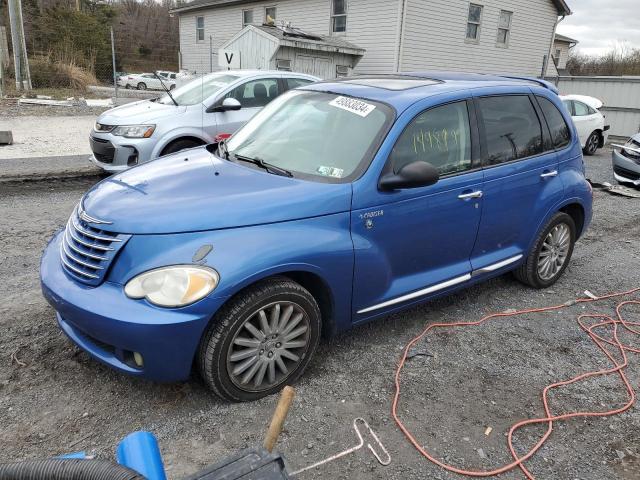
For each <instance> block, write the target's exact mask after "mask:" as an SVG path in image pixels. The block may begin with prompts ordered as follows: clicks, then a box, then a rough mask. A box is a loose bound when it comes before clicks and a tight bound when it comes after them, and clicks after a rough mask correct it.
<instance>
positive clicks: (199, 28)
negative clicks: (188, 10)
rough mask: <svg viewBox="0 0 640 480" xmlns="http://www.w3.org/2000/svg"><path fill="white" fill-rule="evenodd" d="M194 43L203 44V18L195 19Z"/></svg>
mask: <svg viewBox="0 0 640 480" xmlns="http://www.w3.org/2000/svg"><path fill="white" fill-rule="evenodd" d="M196 42H204V17H196Z"/></svg>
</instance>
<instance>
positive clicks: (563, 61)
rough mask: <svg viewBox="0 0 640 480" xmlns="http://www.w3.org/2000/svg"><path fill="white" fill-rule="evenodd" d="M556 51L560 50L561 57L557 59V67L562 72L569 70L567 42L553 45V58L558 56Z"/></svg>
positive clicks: (556, 42)
mask: <svg viewBox="0 0 640 480" xmlns="http://www.w3.org/2000/svg"><path fill="white" fill-rule="evenodd" d="M556 50H560V57H559V58H556V60H557V61H558V65H557V67H558V68H559V69H560V70H564V69H565V68H567V60H569V44H568V43H567V42H559V41H555V42H554V43H553V50H552V51H551V55H552V56H553V57H555V56H556Z"/></svg>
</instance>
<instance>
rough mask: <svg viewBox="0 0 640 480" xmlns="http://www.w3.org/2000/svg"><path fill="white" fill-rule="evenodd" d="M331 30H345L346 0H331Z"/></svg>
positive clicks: (337, 31) (338, 31)
mask: <svg viewBox="0 0 640 480" xmlns="http://www.w3.org/2000/svg"><path fill="white" fill-rule="evenodd" d="M331 31H332V32H334V33H341V32H346V31H347V0H331Z"/></svg>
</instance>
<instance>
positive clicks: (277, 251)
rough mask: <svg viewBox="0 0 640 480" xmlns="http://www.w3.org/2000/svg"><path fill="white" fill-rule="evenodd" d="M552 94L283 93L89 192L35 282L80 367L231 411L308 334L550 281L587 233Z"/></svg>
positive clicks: (577, 168) (365, 87) (490, 80)
mask: <svg viewBox="0 0 640 480" xmlns="http://www.w3.org/2000/svg"><path fill="white" fill-rule="evenodd" d="M591 203H592V191H591V188H590V186H589V184H588V183H587V181H586V180H585V177H584V164H583V160H582V151H581V148H580V141H579V139H578V135H577V134H576V131H575V128H574V127H573V124H572V122H571V117H570V116H569V114H568V112H567V111H566V110H565V108H564V107H563V105H562V102H561V101H560V100H559V99H558V97H557V95H556V90H555V88H554V87H553V86H551V85H549V84H547V83H545V82H543V81H539V80H532V79H522V78H506V77H499V76H489V75H475V74H445V73H438V74H402V75H395V76H370V77H354V78H347V79H342V80H336V81H331V82H324V83H317V84H314V85H310V86H306V87H304V88H302V89H298V90H293V91H290V92H288V93H286V94H284V95H282V96H281V97H279V98H277V99H276V100H274V101H273V102H271V103H270V104H269V105H268V106H267V107H266V108H265V109H264V110H263V111H261V112H260V113H259V114H258V115H256V117H254V119H252V120H251V121H250V122H249V123H248V124H247V125H246V126H244V127H243V128H242V129H241V130H239V131H238V132H237V133H236V134H235V135H234V136H233V137H232V138H231V139H230V140H228V141H227V142H226V143H220V144H213V145H209V146H207V147H199V148H195V149H191V150H186V151H183V152H180V153H177V154H173V155H170V156H167V157H164V158H162V159H160V160H158V161H156V162H152V163H150V164H148V165H142V166H140V167H136V168H133V169H132V170H130V171H127V172H124V173H121V174H118V175H115V176H112V177H110V178H108V179H106V180H104V181H102V182H100V183H99V184H97V185H96V186H94V187H93V188H92V189H91V190H89V191H88V192H87V193H86V194H85V195H84V197H83V198H82V200H81V201H80V203H79V204H78V206H77V207H76V209H75V211H74V212H73V214H72V215H71V218H70V219H69V222H68V224H67V226H66V228H65V229H64V230H63V231H61V232H59V233H57V234H56V235H55V236H54V237H53V239H52V240H51V242H50V243H49V245H48V246H47V248H46V250H45V252H44V256H43V258H42V265H41V278H42V288H43V291H44V295H45V296H46V298H47V300H48V301H49V302H50V303H51V305H53V307H54V308H55V310H56V312H57V319H58V322H59V324H60V327H61V328H62V330H63V331H64V332H65V333H66V334H67V335H68V336H69V338H71V340H72V341H73V342H75V343H76V344H77V345H79V346H80V347H81V348H82V349H84V350H85V351H87V352H88V353H89V354H90V355H92V356H93V357H95V358H96V359H98V360H100V361H102V362H104V363H106V364H108V365H110V366H111V367H113V368H116V369H118V370H120V371H123V372H127V373H129V374H132V375H138V376H141V377H145V378H149V379H153V380H160V381H176V380H181V379H185V378H187V377H188V376H189V374H190V372H191V370H192V367H193V366H194V365H195V366H196V367H197V369H198V370H199V371H200V373H201V375H202V377H203V378H204V380H205V381H206V383H207V384H208V386H209V387H210V388H211V389H212V390H213V391H214V392H215V393H217V394H218V395H220V396H221V397H224V398H226V399H229V400H233V401H243V400H252V399H256V398H260V397H262V396H264V395H268V394H271V393H273V392H276V391H277V390H279V389H280V388H282V387H283V386H284V385H285V384H288V383H291V382H294V381H295V380H296V379H297V378H298V377H300V375H301V374H302V372H303V370H304V368H305V367H306V366H307V364H308V363H309V361H310V359H311V357H312V355H313V353H314V351H315V349H316V346H317V345H318V341H319V338H320V337H321V336H322V335H323V334H325V335H333V334H336V333H338V332H340V331H343V330H345V329H348V328H350V327H352V326H353V325H357V324H360V323H363V322H367V321H370V320H372V319H374V318H377V317H380V316H383V315H387V314H389V313H391V312H396V311H398V310H401V309H404V308H407V307H409V306H411V305H415V304H416V303H419V302H424V301H425V300H429V299H431V298H434V297H435V296H439V295H446V294H448V293H450V292H452V291H454V290H456V289H459V288H463V287H467V286H469V285H472V284H474V283H476V282H480V281H483V280H486V279H488V278H491V277H494V276H496V275H501V274H503V273H505V272H507V271H513V272H514V274H515V277H516V278H517V279H519V280H520V281H522V282H524V283H525V284H527V285H530V286H532V287H534V288H544V287H548V286H549V285H552V284H553V283H554V282H555V281H556V280H557V279H558V278H559V277H560V276H561V275H562V273H563V272H564V270H565V268H566V267H567V264H568V262H569V259H570V258H571V254H572V251H573V247H574V244H575V241H576V239H577V238H578V237H579V236H580V235H581V234H583V233H584V231H585V229H586V228H587V226H588V224H589V222H590V220H591Z"/></svg>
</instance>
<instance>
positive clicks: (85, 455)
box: [58, 452, 87, 459]
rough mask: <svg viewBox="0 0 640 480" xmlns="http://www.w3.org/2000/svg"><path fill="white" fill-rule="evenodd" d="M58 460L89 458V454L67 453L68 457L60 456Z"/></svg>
mask: <svg viewBox="0 0 640 480" xmlns="http://www.w3.org/2000/svg"><path fill="white" fill-rule="evenodd" d="M58 458H81V459H85V458H87V452H73V453H67V454H66V455H60V456H59V457H58Z"/></svg>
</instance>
